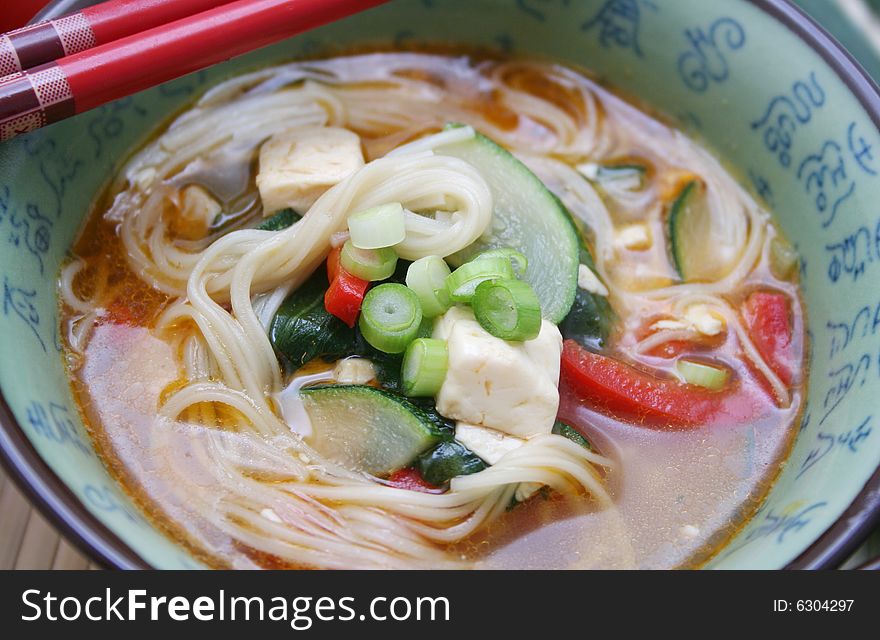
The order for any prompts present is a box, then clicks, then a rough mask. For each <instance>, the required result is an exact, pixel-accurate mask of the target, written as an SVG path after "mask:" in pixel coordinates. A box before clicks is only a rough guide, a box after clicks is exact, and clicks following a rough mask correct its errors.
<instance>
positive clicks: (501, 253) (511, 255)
mask: <svg viewBox="0 0 880 640" xmlns="http://www.w3.org/2000/svg"><path fill="white" fill-rule="evenodd" d="M485 258H507V259H508V260H510V262H511V264H513V269H514V271H515V272H516V277H517V278H522V277H523V276H524V275H525V274H526V269H528V268H529V259H528V258H526V256H525V254H523V253H522V252H520V251H517V250H516V249H511V248H509V247H504V248H501V249H488V250H487V251H483V252H482V253H480V254H478V255H477V257H475V258H474V260H484V259H485Z"/></svg>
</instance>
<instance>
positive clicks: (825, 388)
mask: <svg viewBox="0 0 880 640" xmlns="http://www.w3.org/2000/svg"><path fill="white" fill-rule="evenodd" d="M73 5H76V2H71V1H70V0H67V1H62V2H56V3H55V5H54V6H53V7H52V8H51V9H50V11H52V12H54V14H55V15H58V13H60V12H63V11H64V10H69V9H70V8H71V7H72V6H73ZM420 40H421V41H433V42H438V41H439V42H463V43H467V44H476V45H485V46H490V47H496V48H502V49H505V50H509V51H512V52H515V53H518V52H528V53H533V54H540V55H545V56H551V57H553V58H557V59H560V60H569V61H572V62H574V63H576V64H578V65H580V66H584V67H588V68H590V69H593V70H595V71H596V72H597V73H598V74H599V75H600V76H601V77H602V78H604V79H607V80H609V81H610V83H611V84H612V85H614V86H616V87H618V88H620V89H622V90H623V91H625V92H628V93H631V94H633V95H636V96H638V97H640V98H642V99H644V100H645V101H647V102H648V103H649V104H652V105H654V106H655V107H656V108H657V109H658V110H660V111H661V112H664V113H666V114H667V115H668V116H670V117H671V118H673V119H676V120H678V121H680V122H681V123H682V124H683V125H684V126H685V127H686V128H689V129H691V130H696V131H697V132H698V133H699V134H700V136H702V137H703V138H704V139H705V140H707V141H708V142H709V144H710V145H711V146H712V147H713V148H714V149H715V150H716V152H718V153H719V154H720V155H722V156H723V157H724V158H725V159H726V160H727V161H728V162H729V163H730V164H731V165H732V166H733V167H735V168H736V169H737V170H738V172H739V174H740V175H742V176H744V179H745V181H746V182H750V183H751V187H752V188H753V190H754V191H755V192H756V193H757V194H758V195H760V196H761V197H762V198H763V199H764V200H766V201H767V202H768V203H769V205H770V206H771V207H772V208H773V209H774V210H775V211H776V212H777V214H778V217H779V221H780V223H781V225H782V227H783V228H784V230H785V232H786V234H787V235H788V237H789V238H791V239H792V240H793V241H794V242H795V243H796V244H797V246H798V247H799V249H800V251H801V253H802V255H803V257H804V266H803V282H804V293H805V296H806V302H807V307H808V311H809V332H810V336H811V339H812V345H813V356H814V358H813V359H812V375H811V378H810V387H809V394H808V408H807V411H806V414H805V418H804V421H803V425H802V427H801V432H800V434H799V436H798V438H797V442H796V444H795V446H794V450H793V451H792V453H791V457H790V459H789V462H788V464H787V465H786V466H785V469H784V471H783V473H782V475H781V476H780V478H779V480H778V482H777V483H776V485H775V486H774V488H773V490H772V492H771V493H770V495H769V496H768V498H767V499H766V501H765V503H764V504H763V506H762V507H761V509H760V511H759V512H758V513H757V515H756V516H755V517H754V518H753V519H752V520H751V522H750V523H749V524H748V525H747V526H746V527H745V528H744V529H743V530H742V531H741V532H740V533H739V534H738V535H737V536H736V537H735V538H734V539H733V540H732V541H730V543H729V544H728V545H727V547H726V548H724V549H723V550H722V551H721V552H720V553H719V554H718V555H717V556H716V557H715V558H714V559H713V560H712V561H711V563H710V564H709V566H710V567H717V568H734V567H735V568H753V567H754V568H779V567H785V566H794V567H827V566H833V565H834V564H835V563H838V562H839V561H840V560H841V559H842V558H843V557H844V556H845V555H846V554H847V553H848V552H850V551H851V550H852V549H853V548H854V546H855V545H856V544H857V543H858V542H859V541H860V540H861V539H862V538H863V537H864V536H865V535H866V534H867V532H868V531H869V530H870V527H871V526H872V525H873V523H874V522H875V521H876V516H877V515H878V513H880V472H878V462H880V432H878V428H880V406H878V404H877V401H876V398H877V397H878V392H880V286H878V284H880V214H878V212H877V209H876V204H875V203H877V202H878V201H880V177H878V172H880V132H878V123H880V96H878V93H877V88H876V87H875V86H874V85H873V84H872V83H871V81H870V80H868V79H867V78H866V76H865V75H864V74H863V73H862V72H861V71H860V69H859V68H858V67H857V65H856V64H855V63H854V62H853V61H852V60H851V59H850V58H849V56H848V55H847V54H846V53H844V52H843V51H842V50H841V49H840V48H839V47H838V46H837V45H836V44H835V43H834V42H833V41H832V40H831V39H830V38H829V37H828V36H827V35H826V34H825V33H824V32H822V31H821V30H820V29H819V28H818V27H817V26H816V25H814V24H813V23H812V22H811V21H810V20H809V19H808V18H806V17H805V16H804V15H802V14H801V13H800V12H799V11H798V10H797V9H795V8H793V7H792V6H791V5H789V4H787V3H785V2H782V1H780V0H752V1H748V0H725V1H724V2H720V1H719V0H716V1H712V2H707V1H706V0H675V1H671V0H667V1H664V0H584V1H578V2H571V1H570V0H443V2H438V1H437V0H397V1H395V2H393V3H391V4H389V5H386V6H383V7H381V8H379V9H376V10H373V11H370V12H367V13H366V14H363V15H360V16H357V17H354V18H350V19H348V20H345V21H343V22H341V23H338V24H334V25H331V26H328V27H325V28H323V29H320V30H318V31H314V32H312V33H309V34H307V35H304V36H302V37H298V38H295V39H292V40H290V41H287V42H284V43H282V44H279V45H277V46H273V47H270V48H267V49H264V50H261V51H258V52H256V53H253V54H250V55H247V56H244V57H242V58H239V59H236V60H234V61H232V62H228V63H225V64H222V65H219V66H216V67H214V68H212V69H210V70H208V71H205V72H202V73H198V74H195V75H191V76H188V77H185V78H182V79H180V80H177V81H175V82H171V83H168V84H166V85H163V86H160V87H157V88H154V89H151V90H149V91H145V92H143V93H140V94H138V95H136V96H134V97H132V98H128V99H125V100H121V101H119V102H116V103H113V104H110V105H106V106H104V107H102V108H100V109H97V110H95V111H92V112H90V113H86V114H83V115H81V116H78V117H76V118H74V119H72V120H68V121H66V122H62V123H60V124H57V125H54V126H52V127H49V128H47V129H44V130H41V131H37V132H34V133H32V134H30V135H28V136H25V137H23V138H19V139H16V140H14V141H12V142H9V143H6V144H4V145H2V146H0V247H2V249H0V287H2V305H0V388H2V403H0V421H2V429H0V450H2V454H3V458H4V461H5V463H6V465H7V466H8V468H9V469H10V471H11V472H12V473H13V475H15V476H16V477H17V478H18V479H19V481H20V483H21V484H22V486H24V487H25V488H26V489H27V490H28V491H29V493H30V495H31V496H32V497H33V498H34V499H35V501H36V502H37V504H39V505H40V506H41V507H42V508H43V510H44V511H45V512H46V513H47V514H48V515H49V516H51V517H52V518H53V520H55V522H56V523H57V524H59V525H60V526H61V527H62V529H63V530H64V531H65V533H67V534H68V535H69V536H70V537H72V538H73V539H74V540H75V541H78V542H79V543H80V545H81V546H82V547H83V548H85V549H86V550H87V551H89V552H90V553H92V554H93V555H94V556H96V557H97V558H99V559H100V560H102V561H103V562H105V563H107V564H109V565H113V566H118V567H143V566H153V567H161V568H179V567H195V566H198V563H197V562H196V561H195V560H193V559H192V558H191V557H190V556H189V555H188V554H187V553H186V552H185V551H184V550H182V549H181V548H180V547H178V546H177V545H176V544H175V543H173V542H172V541H170V540H169V539H168V538H166V537H165V536H164V535H163V534H162V533H160V532H159V531H158V530H156V529H155V528H154V527H153V526H152V525H151V524H150V523H149V522H147V521H146V520H145V519H144V518H143V517H142V516H141V514H140V512H139V511H138V509H137V508H136V507H135V506H134V505H133V504H132V503H131V502H130V500H129V499H128V497H127V496H126V495H125V493H123V492H122V491H121V490H120V488H119V487H118V486H117V484H116V483H115V482H114V481H113V479H112V478H111V477H110V476H109V475H108V473H107V471H106V470H105V468H104V467H103V466H102V464H101V462H100V460H99V459H98V458H97V457H96V455H95V453H94V452H93V450H92V447H91V444H90V442H89V438H88V436H87V435H86V432H85V430H84V428H83V425H82V423H81V421H80V418H79V414H78V412H77V410H76V407H75V405H74V404H73V400H72V398H71V394H70V390H69V388H68V384H67V379H66V377H65V373H64V369H63V367H62V363H61V356H60V353H59V350H60V347H59V338H58V328H57V327H58V319H57V312H56V303H55V281H56V276H57V273H58V268H59V264H60V262H61V260H62V259H63V258H64V256H65V253H66V251H67V249H68V247H69V246H70V244H71V242H72V241H73V239H74V237H75V236H76V233H77V230H78V229H79V227H80V224H81V223H82V221H83V218H84V216H85V215H86V214H87V212H88V210H89V206H90V204H91V202H92V201H93V199H94V198H95V196H96V194H97V193H99V191H100V190H101V187H102V185H104V184H105V182H106V180H107V178H108V176H109V175H110V174H111V173H112V172H113V170H114V167H116V166H117V165H118V164H119V162H120V160H121V159H122V158H123V157H124V156H125V153H126V151H127V150H129V149H131V148H132V146H134V145H136V144H137V143H138V141H140V140H142V139H144V137H145V136H146V135H147V133H148V132H149V131H151V130H152V129H153V128H155V127H156V126H158V125H159V124H160V123H161V122H163V121H164V120H165V118H166V117H167V116H168V115H169V114H170V113H172V112H174V111H175V110H177V109H179V108H180V107H181V106H183V105H185V104H186V103H187V102H188V101H190V100H192V99H193V98H194V96H196V95H197V94H198V93H199V92H201V91H203V90H204V89H205V88H206V87H207V86H208V85H210V84H211V83H214V82H216V81H218V80H220V79H221V78H224V77H227V76H229V75H231V74H234V73H237V72H239V71H242V70H245V69H251V68H253V67H255V66H257V65H263V64H268V63H273V62H278V61H281V60H285V59H288V58H291V57H294V56H298V55H306V54H314V53H316V52H321V51H324V50H328V49H330V50H332V48H333V47H334V46H338V45H350V44H355V43H364V42H365V41H366V42H370V43H388V42H389V41H392V42H395V43H398V44H406V43H411V42H417V41H420ZM875 414H877V415H875Z"/></svg>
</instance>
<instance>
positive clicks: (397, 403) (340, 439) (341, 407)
mask: <svg viewBox="0 0 880 640" xmlns="http://www.w3.org/2000/svg"><path fill="white" fill-rule="evenodd" d="M300 394H301V395H302V399H303V404H304V405H305V408H306V411H307V412H308V414H309V419H310V421H311V423H312V434H311V435H310V436H309V437H307V438H306V442H307V443H308V444H309V445H310V446H312V447H313V448H314V449H315V450H316V451H317V452H318V453H320V454H321V455H322V456H326V457H327V458H329V459H331V460H334V461H335V462H337V463H339V464H341V465H342V466H344V467H346V468H348V469H351V470H352V471H359V472H364V473H368V474H371V475H374V476H378V477H384V476H386V475H388V474H390V473H394V472H395V471H397V470H398V469H402V468H404V467H408V466H410V465H411V464H412V463H413V462H414V461H415V460H416V458H417V457H418V456H419V454H421V453H423V452H424V451H426V450H427V449H429V448H431V447H432V446H434V445H435V444H437V442H439V441H440V433H439V432H438V431H437V429H436V428H435V427H434V425H433V423H432V422H431V421H430V420H429V419H428V417H427V416H426V415H425V414H424V412H422V411H421V410H420V409H419V408H418V407H416V406H415V405H413V404H412V403H410V402H407V401H406V400H405V399H403V398H401V397H399V396H396V395H394V394H392V393H389V392H387V391H383V390H382V389H376V388H375V387H368V386H364V385H327V386H317V387H306V388H305V389H303V390H302V391H300ZM429 482H430V481H429Z"/></svg>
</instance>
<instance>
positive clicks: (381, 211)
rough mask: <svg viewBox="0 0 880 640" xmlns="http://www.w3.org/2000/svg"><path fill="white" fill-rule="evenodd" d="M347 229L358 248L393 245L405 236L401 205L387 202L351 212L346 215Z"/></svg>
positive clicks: (379, 247) (401, 240)
mask: <svg viewBox="0 0 880 640" xmlns="http://www.w3.org/2000/svg"><path fill="white" fill-rule="evenodd" d="M348 231H349V233H350V234H351V242H352V244H354V246H356V247H357V248H358V249H382V248H384V247H393V246H394V245H396V244H399V243H401V242H403V239H404V238H405V237H406V226H405V222H404V216H403V207H402V206H401V204H400V203H399V202H389V203H388V204H381V205H379V206H378V207H372V208H371V209H366V210H364V211H358V212H357V213H353V214H351V215H350V216H348Z"/></svg>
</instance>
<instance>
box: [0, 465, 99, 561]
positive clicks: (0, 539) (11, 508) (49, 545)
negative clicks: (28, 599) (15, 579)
mask: <svg viewBox="0 0 880 640" xmlns="http://www.w3.org/2000/svg"><path fill="white" fill-rule="evenodd" d="M99 568H100V567H99V566H98V565H96V564H95V563H93V562H90V561H89V560H88V558H86V557H85V556H83V555H82V554H81V553H80V552H79V551H77V550H76V548H74V546H73V545H71V544H70V543H69V542H67V541H66V540H65V539H64V538H62V537H61V536H60V535H59V534H58V532H57V531H55V529H54V527H52V525H50V524H49V523H48V522H46V519H45V518H43V516H42V515H40V513H39V511H37V510H36V509H34V508H32V507H31V505H30V503H29V502H28V500H27V498H25V497H24V496H23V495H22V494H21V492H20V491H19V490H18V487H16V486H15V483H14V482H12V480H10V479H9V478H7V477H6V473H5V472H4V471H3V469H2V467H0V569H99Z"/></svg>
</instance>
